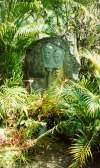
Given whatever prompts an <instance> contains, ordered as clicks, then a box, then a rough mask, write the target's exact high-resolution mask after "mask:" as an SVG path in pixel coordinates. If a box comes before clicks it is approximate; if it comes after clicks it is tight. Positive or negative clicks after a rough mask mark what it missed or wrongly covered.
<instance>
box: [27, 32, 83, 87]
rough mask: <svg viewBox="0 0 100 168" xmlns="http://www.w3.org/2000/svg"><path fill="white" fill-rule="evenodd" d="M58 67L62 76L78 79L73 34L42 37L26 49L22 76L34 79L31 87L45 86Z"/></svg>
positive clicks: (77, 63) (78, 65)
mask: <svg viewBox="0 0 100 168" xmlns="http://www.w3.org/2000/svg"><path fill="white" fill-rule="evenodd" d="M59 67H62V68H63V73H64V78H65V77H66V76H68V78H69V79H71V80H74V81H78V74H79V70H80V60H79V56H78V52H77V44H76V39H75V37H74V35H72V34H66V35H64V36H60V37H48V38H43V39H40V40H38V41H37V42H36V43H33V44H31V46H30V47H29V48H28V49H27V51H26V68H25V74H26V77H24V78H25V79H30V78H32V79H34V82H33V84H32V87H33V89H39V88H47V87H48V85H49V84H50V83H51V82H52V79H54V76H55V71H56V70H57V69H58V68H59Z"/></svg>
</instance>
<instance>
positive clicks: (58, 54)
mask: <svg viewBox="0 0 100 168" xmlns="http://www.w3.org/2000/svg"><path fill="white" fill-rule="evenodd" d="M62 56H63V53H62V51H61V50H56V51H55V52H54V56H53V58H54V61H55V63H56V64H62V59H63V58H62Z"/></svg>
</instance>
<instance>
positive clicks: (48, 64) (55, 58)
mask: <svg viewBox="0 0 100 168" xmlns="http://www.w3.org/2000/svg"><path fill="white" fill-rule="evenodd" d="M42 58H43V65H44V68H52V69H53V68H59V67H61V66H62V65H63V60H64V50H63V49H61V48H59V47H57V46H55V45H53V44H50V43H47V44H45V45H44V46H43V49H42Z"/></svg>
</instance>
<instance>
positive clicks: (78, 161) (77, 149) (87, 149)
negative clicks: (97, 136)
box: [69, 134, 93, 168]
mask: <svg viewBox="0 0 100 168" xmlns="http://www.w3.org/2000/svg"><path fill="white" fill-rule="evenodd" d="M73 141H74V143H73V144H72V146H71V147H70V148H69V152H70V153H71V154H73V157H74V158H73V163H72V164H71V165H70V166H69V168H76V167H80V166H81V167H82V165H83V164H86V162H87V160H88V157H90V156H91V158H92V152H91V144H92V143H93V137H91V139H88V137H87V136H86V135H85V134H83V135H81V136H80V135H78V137H77V139H74V140H73Z"/></svg>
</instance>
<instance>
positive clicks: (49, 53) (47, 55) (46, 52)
mask: <svg viewBox="0 0 100 168" xmlns="http://www.w3.org/2000/svg"><path fill="white" fill-rule="evenodd" d="M43 56H44V61H46V62H48V61H50V60H51V59H52V57H53V47H52V46H51V45H49V44H47V45H45V46H44V48H43Z"/></svg>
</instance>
